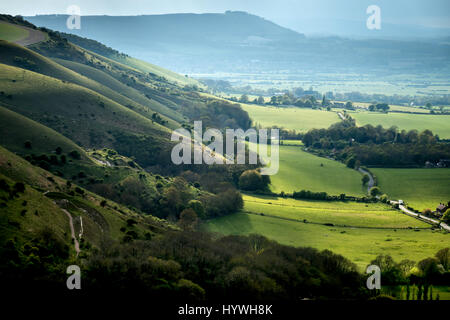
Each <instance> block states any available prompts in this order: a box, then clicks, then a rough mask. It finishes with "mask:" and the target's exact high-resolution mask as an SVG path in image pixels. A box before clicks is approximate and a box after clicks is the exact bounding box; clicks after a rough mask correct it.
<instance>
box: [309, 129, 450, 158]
mask: <svg viewBox="0 0 450 320" xmlns="http://www.w3.org/2000/svg"><path fill="white" fill-rule="evenodd" d="M302 140H303V143H304V144H305V146H306V147H312V148H313V149H316V150H322V151H324V152H325V153H328V154H331V155H332V156H333V157H335V158H337V159H338V160H341V161H343V162H344V163H353V165H351V167H354V166H355V165H356V164H358V165H359V164H364V165H377V166H387V165H389V166H423V165H425V163H426V162H427V161H430V162H437V161H439V160H440V159H448V158H449V157H450V144H449V143H446V142H443V141H441V140H440V139H439V137H438V136H437V135H434V134H433V132H432V131H430V130H424V131H422V132H420V133H419V132H418V131H417V130H410V131H406V130H401V131H399V130H398V129H397V128H396V127H391V128H388V129H384V128H383V127H382V126H376V127H374V126H372V125H365V126H363V127H357V126H355V125H354V122H353V121H350V120H346V121H342V122H340V123H336V124H333V125H332V126H330V127H329V128H328V129H312V130H310V131H308V132H307V133H305V134H304V135H303V139H302Z"/></svg>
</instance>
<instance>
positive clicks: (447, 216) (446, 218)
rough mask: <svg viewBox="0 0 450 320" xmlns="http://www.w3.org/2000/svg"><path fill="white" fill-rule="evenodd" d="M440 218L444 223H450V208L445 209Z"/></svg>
mask: <svg viewBox="0 0 450 320" xmlns="http://www.w3.org/2000/svg"><path fill="white" fill-rule="evenodd" d="M441 220H442V221H443V222H445V223H450V209H447V211H445V213H444V215H443V216H442V219H441Z"/></svg>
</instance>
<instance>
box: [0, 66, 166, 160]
mask: <svg viewBox="0 0 450 320" xmlns="http://www.w3.org/2000/svg"><path fill="white" fill-rule="evenodd" d="M0 70H1V73H2V76H3V78H2V79H0V85H1V87H2V91H3V94H1V96H0V102H2V104H3V105H4V106H6V107H8V108H9V109H13V110H14V111H16V112H18V113H20V114H22V115H25V116H27V117H29V118H31V119H33V120H35V121H37V122H40V123H42V124H44V125H46V126H48V127H50V128H52V129H54V130H55V131H58V132H60V133H62V134H63V135H65V136H66V137H68V138H70V139H71V140H72V141H74V142H75V143H76V144H78V145H80V146H83V147H99V148H103V147H113V148H114V149H116V150H117V151H119V153H121V154H124V155H132V154H133V155H134V156H136V158H137V160H138V162H140V163H141V164H142V165H144V166H148V165H155V164H157V163H161V157H162V158H164V157H168V156H169V154H168V152H169V150H170V146H171V143H170V141H169V138H170V132H169V130H168V129H167V128H165V127H163V126H161V125H159V124H157V123H153V122H152V121H151V120H149V119H147V118H144V117H143V116H141V115H139V114H137V113H135V112H133V111H132V110H130V109H127V108H125V107H123V106H122V105H119V104H117V103H116V102H114V101H112V100H110V99H107V98H105V97H104V96H102V95H100V94H98V93H96V92H94V91H91V90H89V89H86V88H83V87H80V86H78V85H75V84H70V83H67V82H64V81H61V80H57V79H55V78H50V77H47V76H44V75H41V74H37V73H34V72H30V71H26V70H23V69H19V68H15V67H10V66H6V65H0ZM62 101H64V103H61V102H62ZM133 137H134V138H133ZM132 140H134V142H133V144H131V141H132ZM155 150H158V151H159V153H156V152H155ZM164 150H166V153H164ZM165 161H167V158H166V160H165Z"/></svg>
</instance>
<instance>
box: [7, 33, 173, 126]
mask: <svg viewBox="0 0 450 320" xmlns="http://www.w3.org/2000/svg"><path fill="white" fill-rule="evenodd" d="M0 49H1V50H2V52H3V54H2V56H1V57H0V63H4V64H7V65H11V66H16V67H20V68H24V69H27V70H30V71H34V72H38V73H41V74H44V75H47V76H49V77H53V78H56V79H60V80H63V81H67V82H71V83H75V84H78V85H80V86H83V87H85V88H88V89H91V90H93V91H95V92H97V93H99V94H101V95H104V96H105V97H107V98H110V99H112V100H114V101H115V102H117V103H119V104H121V105H123V106H125V107H127V108H129V109H132V110H134V111H136V112H138V113H140V114H142V115H144V116H145V117H147V118H151V116H152V114H153V113H154V112H156V111H161V108H160V105H159V104H156V110H153V109H151V107H154V104H155V103H153V102H152V101H151V100H149V99H146V98H145V97H144V99H142V100H141V101H140V102H136V101H134V100H133V99H130V98H129V97H128V96H126V95H123V94H122V92H123V91H127V92H129V91H130V90H124V89H123V87H125V88H127V87H126V86H125V85H123V84H122V86H121V88H120V89H119V88H117V87H114V86H113V87H112V88H111V87H110V86H108V84H110V83H111V79H109V78H111V77H109V78H108V75H106V74H104V72H102V71H100V70H97V69H94V68H91V70H90V72H88V73H87V74H83V73H82V72H78V71H79V70H78V69H79V68H76V67H75V68H70V66H73V65H70V66H68V68H66V67H65V66H64V64H63V65H61V64H58V63H56V62H54V61H52V60H51V59H48V58H46V57H44V56H42V55H40V54H38V53H36V52H34V51H31V50H29V49H27V48H24V47H22V46H19V45H15V44H13V43H9V42H5V41H0ZM85 68H89V67H88V66H85ZM71 69H73V70H71ZM117 89H119V90H117ZM134 95H137V93H134ZM141 95H142V94H141ZM141 103H144V105H145V107H144V105H142V104H141ZM163 109H165V108H163ZM163 120H166V121H170V124H171V127H174V128H178V127H179V124H177V123H176V122H174V121H173V120H169V118H166V117H164V116H163Z"/></svg>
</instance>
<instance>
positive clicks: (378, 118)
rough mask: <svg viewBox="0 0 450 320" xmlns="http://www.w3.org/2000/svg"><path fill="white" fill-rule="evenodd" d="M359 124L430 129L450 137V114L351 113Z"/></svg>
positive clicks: (419, 129) (447, 137)
mask: <svg viewBox="0 0 450 320" xmlns="http://www.w3.org/2000/svg"><path fill="white" fill-rule="evenodd" d="M350 115H351V116H352V117H353V118H354V119H355V120H356V124H357V125H359V126H364V125H366V124H371V125H373V126H377V125H382V126H383V128H390V127H392V126H396V127H398V128H399V129H400V130H403V129H404V130H413V129H416V130H418V131H419V132H421V131H423V130H425V129H429V130H431V131H432V132H433V133H434V134H438V135H439V137H440V138H443V139H449V138H450V125H449V123H450V115H421V114H407V113H387V114H384V113H376V112H352V113H351V114H350Z"/></svg>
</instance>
